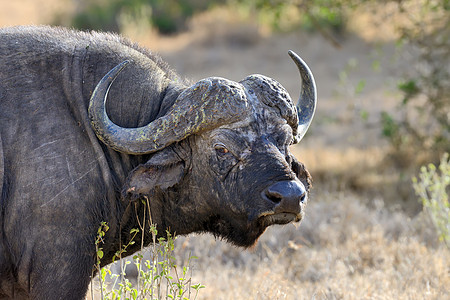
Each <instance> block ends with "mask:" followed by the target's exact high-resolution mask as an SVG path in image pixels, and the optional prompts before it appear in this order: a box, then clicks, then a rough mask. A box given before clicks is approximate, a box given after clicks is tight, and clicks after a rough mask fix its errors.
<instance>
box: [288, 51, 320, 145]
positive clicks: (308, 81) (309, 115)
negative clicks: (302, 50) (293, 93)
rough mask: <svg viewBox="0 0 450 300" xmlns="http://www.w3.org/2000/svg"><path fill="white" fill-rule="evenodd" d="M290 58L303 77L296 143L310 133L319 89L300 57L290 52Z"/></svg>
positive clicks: (298, 106) (298, 107)
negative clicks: (309, 129) (307, 132)
mask: <svg viewBox="0 0 450 300" xmlns="http://www.w3.org/2000/svg"><path fill="white" fill-rule="evenodd" d="M288 53H289V56H290V57H291V58H292V60H293V61H294V62H295V64H296V65H297V68H298V70H299V72H300V76H301V77H302V89H301V93H300V98H299V99H298V102H297V113H298V130H297V136H296V137H294V143H298V142H300V140H301V139H302V138H303V136H305V134H306V131H308V128H309V125H311V121H312V119H313V117H314V112H315V110H316V105H317V89H316V83H315V81H314V76H313V74H312V72H311V70H310V69H309V67H308V65H306V63H305V62H304V61H303V60H302V59H301V58H300V56H298V55H297V54H296V53H295V52H294V51H291V50H289V52H288Z"/></svg>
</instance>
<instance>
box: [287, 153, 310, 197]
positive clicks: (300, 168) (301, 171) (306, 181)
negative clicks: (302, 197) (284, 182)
mask: <svg viewBox="0 0 450 300" xmlns="http://www.w3.org/2000/svg"><path fill="white" fill-rule="evenodd" d="M291 159H292V163H291V167H292V171H294V173H295V175H297V178H298V179H299V180H300V181H301V182H302V183H303V185H304V186H305V188H306V191H309V190H310V189H311V187H312V177H311V175H310V174H309V172H308V170H306V168H305V165H304V164H302V163H301V162H299V161H298V160H297V159H296V158H295V156H293V155H291Z"/></svg>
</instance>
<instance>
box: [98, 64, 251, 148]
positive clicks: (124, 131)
mask: <svg viewBox="0 0 450 300" xmlns="http://www.w3.org/2000/svg"><path fill="white" fill-rule="evenodd" d="M128 63H129V62H128V61H125V62H123V63H121V64H119V65H117V66H116V67H115V68H113V69H112V70H111V71H110V72H108V74H106V75H105V76H104V77H103V79H102V80H100V82H99V83H98V85H97V87H96V88H95V90H94V92H93V94H92V96H91V99H90V102H89V117H90V119H91V124H92V127H93V128H94V131H95V133H96V134H97V137H98V138H99V139H100V140H101V141H102V142H104V143H105V144H106V145H108V146H109V147H111V148H113V149H114V150H116V151H119V152H123V153H128V154H136V155H138V154H148V153H152V152H156V151H158V150H161V149H163V148H165V147H167V146H168V145H170V144H172V143H174V142H177V141H180V140H182V139H184V138H186V137H187V136H189V135H191V134H194V133H198V132H201V131H203V130H208V129H211V128H216V127H218V126H221V125H224V124H228V123H231V122H235V121H238V120H240V118H242V117H243V115H245V114H243V111H246V110H247V107H248V103H247V99H246V97H245V92H244V90H243V88H242V86H240V85H237V84H236V83H234V82H232V81H229V80H227V79H223V78H217V77H211V78H206V79H203V80H200V81H199V82H197V83H196V84H194V85H193V86H192V87H190V88H187V89H186V90H184V91H183V92H182V93H181V94H180V95H179V96H178V98H177V100H176V101H175V103H174V105H173V106H172V108H171V109H170V110H169V111H168V112H167V114H166V115H164V116H162V117H160V118H158V119H156V120H154V121H152V122H150V123H149V124H147V125H146V126H142V127H138V128H123V127H120V126H118V125H116V124H114V123H113V122H112V121H111V120H110V119H109V117H108V115H107V113H106V110H105V103H106V98H107V95H108V91H109V88H110V87H111V84H112V83H113V81H114V80H115V79H116V77H117V76H118V75H119V73H120V72H121V71H122V70H123V69H124V68H125V66H126V65H127V64H128Z"/></svg>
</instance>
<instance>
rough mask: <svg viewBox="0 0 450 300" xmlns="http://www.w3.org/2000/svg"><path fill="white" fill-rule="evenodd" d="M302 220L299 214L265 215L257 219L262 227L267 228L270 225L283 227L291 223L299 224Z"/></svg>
mask: <svg viewBox="0 0 450 300" xmlns="http://www.w3.org/2000/svg"><path fill="white" fill-rule="evenodd" d="M301 219H302V215H301V214H293V213H278V214H272V215H266V216H263V217H261V218H259V222H260V223H261V224H262V226H264V227H269V226H270V225H276V224H277V225H285V224H288V223H291V222H299V221H301Z"/></svg>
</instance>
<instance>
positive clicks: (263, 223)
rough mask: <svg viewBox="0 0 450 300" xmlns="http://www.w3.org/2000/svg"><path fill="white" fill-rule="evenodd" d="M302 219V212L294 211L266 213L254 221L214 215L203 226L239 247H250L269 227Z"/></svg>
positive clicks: (205, 229) (207, 230)
mask: <svg viewBox="0 0 450 300" xmlns="http://www.w3.org/2000/svg"><path fill="white" fill-rule="evenodd" d="M301 219H302V214H293V213H278V214H272V215H266V216H263V217H260V218H258V219H256V220H255V221H253V222H248V220H244V219H242V220H239V221H237V220H236V219H235V220H233V221H227V220H226V219H224V218H221V217H220V216H214V217H211V218H210V219H209V220H208V221H207V222H205V223H204V227H203V228H204V231H205V232H209V233H212V234H213V235H214V236H215V237H216V238H221V239H224V240H226V241H228V242H230V243H232V244H234V245H236V246H239V247H244V248H250V247H252V246H254V245H255V244H256V242H257V241H258V238H259V237H260V236H261V235H262V234H263V233H264V231H265V230H266V229H267V227H269V226H271V225H275V224H278V225H285V224H288V223H291V222H299V221H301Z"/></svg>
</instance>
